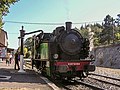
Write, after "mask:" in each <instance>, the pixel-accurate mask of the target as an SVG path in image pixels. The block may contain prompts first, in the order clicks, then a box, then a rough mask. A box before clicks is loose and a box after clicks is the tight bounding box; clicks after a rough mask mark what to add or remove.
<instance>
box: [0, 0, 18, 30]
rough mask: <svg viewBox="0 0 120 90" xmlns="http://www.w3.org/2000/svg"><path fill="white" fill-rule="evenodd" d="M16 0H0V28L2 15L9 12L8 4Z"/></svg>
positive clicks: (16, 0)
mask: <svg viewBox="0 0 120 90" xmlns="http://www.w3.org/2000/svg"><path fill="white" fill-rule="evenodd" d="M18 1H19V0H0V28H2V25H3V24H4V23H3V21H2V17H3V16H6V15H7V13H9V8H10V5H11V4H14V3H15V2H18Z"/></svg>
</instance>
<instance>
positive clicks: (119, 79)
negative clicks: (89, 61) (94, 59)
mask: <svg viewBox="0 0 120 90" xmlns="http://www.w3.org/2000/svg"><path fill="white" fill-rule="evenodd" d="M89 75H93V76H100V77H104V78H109V79H113V80H117V81H120V78H115V77H111V76H105V75H102V74H96V73H90V74H89Z"/></svg>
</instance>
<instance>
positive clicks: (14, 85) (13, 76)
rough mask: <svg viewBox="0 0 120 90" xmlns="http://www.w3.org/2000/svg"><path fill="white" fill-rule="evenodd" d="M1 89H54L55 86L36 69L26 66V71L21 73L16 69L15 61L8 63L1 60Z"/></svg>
mask: <svg viewBox="0 0 120 90" xmlns="http://www.w3.org/2000/svg"><path fill="white" fill-rule="evenodd" d="M0 90H53V88H51V87H50V86H49V85H48V83H46V82H45V81H44V80H43V79H42V78H41V75H39V74H36V72H35V71H34V70H32V69H28V68H25V73H20V72H18V70H14V62H12V63H11V64H10V65H6V61H0Z"/></svg>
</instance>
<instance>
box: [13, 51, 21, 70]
mask: <svg viewBox="0 0 120 90" xmlns="http://www.w3.org/2000/svg"><path fill="white" fill-rule="evenodd" d="M18 58H19V53H18V51H17V52H16V53H15V67H14V69H15V70H16V65H17V67H18V70H19V69H20V67H19V60H18Z"/></svg>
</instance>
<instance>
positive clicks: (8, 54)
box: [6, 53, 10, 66]
mask: <svg viewBox="0 0 120 90" xmlns="http://www.w3.org/2000/svg"><path fill="white" fill-rule="evenodd" d="M9 64H10V53H7V56H6V65H7V66H9Z"/></svg>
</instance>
